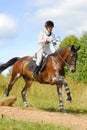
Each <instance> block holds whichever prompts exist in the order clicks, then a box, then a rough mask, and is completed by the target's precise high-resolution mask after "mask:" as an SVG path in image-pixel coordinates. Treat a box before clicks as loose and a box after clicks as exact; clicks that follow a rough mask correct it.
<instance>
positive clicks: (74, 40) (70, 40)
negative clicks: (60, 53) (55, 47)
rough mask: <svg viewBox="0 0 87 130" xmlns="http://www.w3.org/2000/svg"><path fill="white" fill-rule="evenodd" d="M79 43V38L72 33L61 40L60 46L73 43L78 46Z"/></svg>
mask: <svg viewBox="0 0 87 130" xmlns="http://www.w3.org/2000/svg"><path fill="white" fill-rule="evenodd" d="M78 44H79V39H78V38H77V37H76V36H74V35H70V36H67V37H65V38H64V39H63V41H61V44H60V47H64V46H71V45H76V46H77V45H78Z"/></svg>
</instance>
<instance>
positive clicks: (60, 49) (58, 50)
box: [53, 46, 71, 54]
mask: <svg viewBox="0 0 87 130" xmlns="http://www.w3.org/2000/svg"><path fill="white" fill-rule="evenodd" d="M70 47H71V46H64V47H62V48H58V49H56V51H55V52H54V53H53V54H57V53H60V52H61V51H63V50H65V49H66V48H70Z"/></svg>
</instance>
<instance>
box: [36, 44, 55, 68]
mask: <svg viewBox="0 0 87 130" xmlns="http://www.w3.org/2000/svg"><path fill="white" fill-rule="evenodd" d="M43 53H46V54H47V55H49V54H52V51H51V49H50V46H49V44H47V45H41V44H38V47H37V60H36V64H37V66H39V65H40V63H41V60H42V55H43Z"/></svg>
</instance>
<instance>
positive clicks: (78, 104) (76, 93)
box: [0, 75, 87, 114]
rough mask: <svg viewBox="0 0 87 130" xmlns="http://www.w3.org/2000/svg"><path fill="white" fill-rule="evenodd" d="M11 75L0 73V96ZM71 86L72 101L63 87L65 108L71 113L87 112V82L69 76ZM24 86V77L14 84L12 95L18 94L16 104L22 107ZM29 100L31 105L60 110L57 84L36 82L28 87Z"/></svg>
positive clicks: (27, 96)
mask: <svg viewBox="0 0 87 130" xmlns="http://www.w3.org/2000/svg"><path fill="white" fill-rule="evenodd" d="M9 80H10V77H3V76H2V75H0V98H2V97H3V95H4V92H5V90H6V88H7V85H8V83H9ZM66 81H67V82H68V85H69V88H70V90H71V96H72V102H71V103H69V102H66V100H65V98H66V92H65V89H64V87H63V92H62V94H63V102H64V108H65V109H66V110H67V111H68V112H69V113H75V114H87V103H86V102H87V84H83V83H80V82H76V81H73V80H72V79H70V78H67V79H66ZM23 87H24V81H23V79H19V80H18V81H17V82H16V83H15V84H14V86H13V89H12V90H11V93H10V95H16V96H17V101H16V102H15V104H14V105H15V106H19V107H22V106H23V102H22V98H21V90H22V89H23ZM26 98H27V101H28V103H29V106H30V107H37V108H39V109H43V110H45V111H54V112H57V111H58V110H59V104H58V95H57V91H56V86H55V85H53V86H52V85H45V84H39V83H36V82H34V83H33V84H32V86H31V87H30V88H29V89H28V92H27V95H26Z"/></svg>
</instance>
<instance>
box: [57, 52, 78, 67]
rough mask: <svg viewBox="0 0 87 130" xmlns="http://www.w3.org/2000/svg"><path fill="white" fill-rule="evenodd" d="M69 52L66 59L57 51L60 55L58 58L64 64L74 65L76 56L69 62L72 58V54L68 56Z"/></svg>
mask: <svg viewBox="0 0 87 130" xmlns="http://www.w3.org/2000/svg"><path fill="white" fill-rule="evenodd" d="M70 53H71V50H70V52H69V55H68V56H67V61H65V60H64V58H63V57H62V56H61V55H60V53H59V52H58V56H59V57H60V59H61V60H62V61H63V63H64V64H65V65H66V66H71V65H76V57H75V59H74V61H73V63H70V60H71V58H72V56H70Z"/></svg>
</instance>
